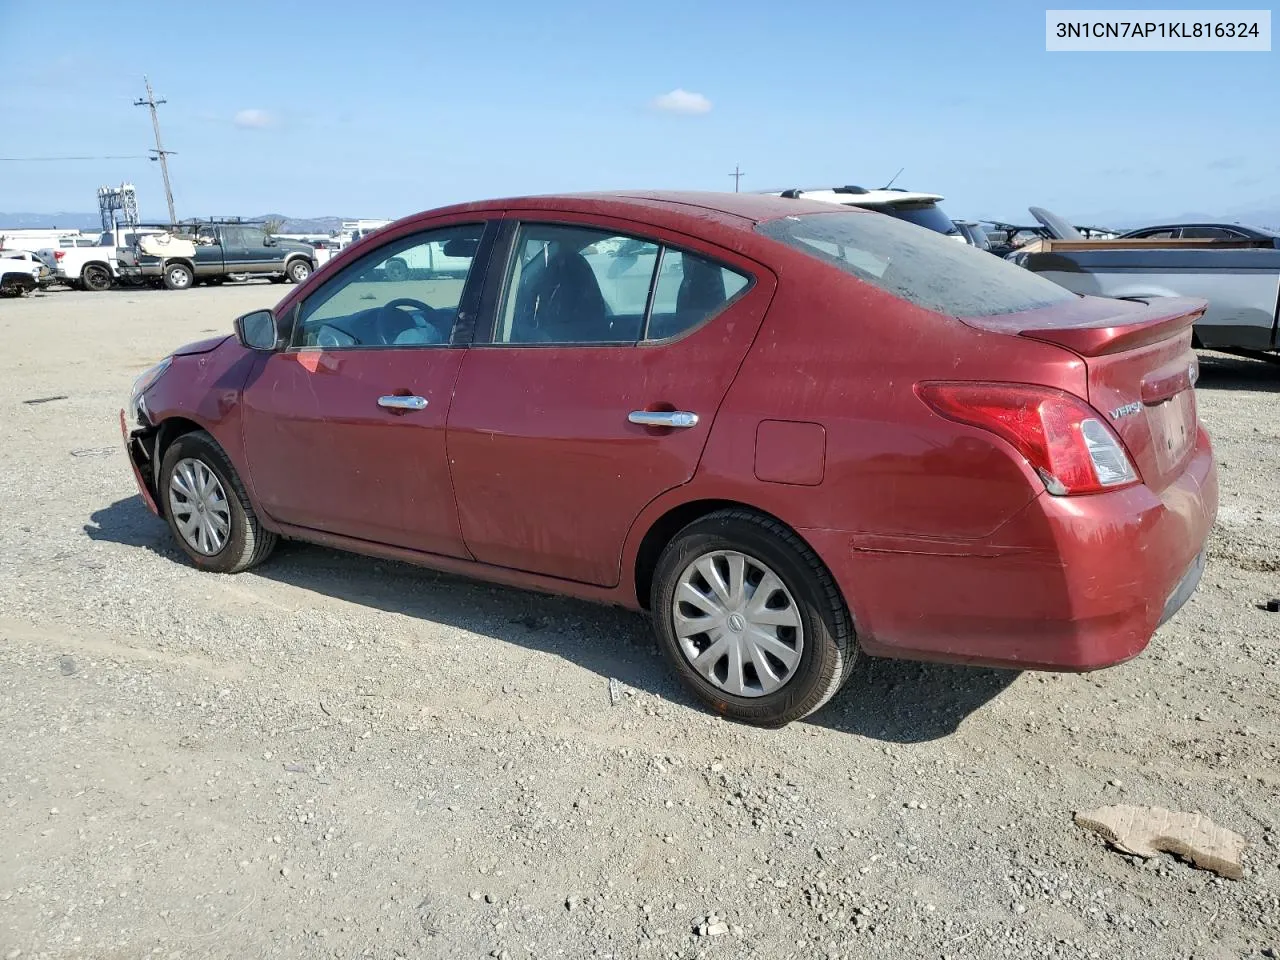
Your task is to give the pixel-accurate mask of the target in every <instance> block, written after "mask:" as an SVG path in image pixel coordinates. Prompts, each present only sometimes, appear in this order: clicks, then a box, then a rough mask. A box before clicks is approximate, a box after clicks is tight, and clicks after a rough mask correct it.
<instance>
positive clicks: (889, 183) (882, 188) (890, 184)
mask: <svg viewBox="0 0 1280 960" xmlns="http://www.w3.org/2000/svg"><path fill="white" fill-rule="evenodd" d="M905 169H907V168H906V167H899V168H898V172H897V173H895V174H894V175H893V180H897V179H898V178H899V177H900V176H902V171H903V170H905ZM893 180H890V181H889V182H888V183H886V184H885V185H884V186H883V187H881V188H880V189H881V190H888V189H889V188H890V187H892V186H893Z"/></svg>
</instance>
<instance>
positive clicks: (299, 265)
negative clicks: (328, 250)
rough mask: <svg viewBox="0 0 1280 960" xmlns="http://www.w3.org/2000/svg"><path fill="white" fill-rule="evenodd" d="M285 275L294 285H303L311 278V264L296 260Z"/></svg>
mask: <svg viewBox="0 0 1280 960" xmlns="http://www.w3.org/2000/svg"><path fill="white" fill-rule="evenodd" d="M285 273H287V274H288V276H289V279H290V280H292V281H293V282H294V283H302V282H303V281H304V280H306V279H307V277H309V276H311V264H310V263H309V262H307V261H306V260H294V261H293V262H292V263H290V264H289V266H288V268H286V270H285Z"/></svg>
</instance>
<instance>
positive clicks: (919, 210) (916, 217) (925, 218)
mask: <svg viewBox="0 0 1280 960" xmlns="http://www.w3.org/2000/svg"><path fill="white" fill-rule="evenodd" d="M872 209H874V210H875V211H876V213H887V214H888V215H889V216H891V217H897V218H898V219H899V220H905V221H907V223H914V224H915V225H916V226H917V227H924V228H925V229H926V230H936V231H937V232H938V233H945V234H950V235H951V236H955V235H956V234H957V233H959V232H960V231H959V230H958V229H957V228H956V225H955V224H954V223H952V222H951V218H950V217H948V216H947V215H946V214H945V213H943V212H942V208H941V207H939V206H938V205H937V204H936V203H895V204H892V205H891V206H888V207H874V208H872Z"/></svg>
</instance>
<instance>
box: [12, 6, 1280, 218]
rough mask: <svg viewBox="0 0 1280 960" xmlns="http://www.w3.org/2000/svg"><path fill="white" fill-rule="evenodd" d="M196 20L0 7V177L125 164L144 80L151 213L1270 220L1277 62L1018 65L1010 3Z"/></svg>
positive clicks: (137, 168) (61, 178) (194, 11)
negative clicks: (702, 196)
mask: <svg viewBox="0 0 1280 960" xmlns="http://www.w3.org/2000/svg"><path fill="white" fill-rule="evenodd" d="M1054 6H1055V7H1060V6H1065V4H1054ZM1091 6H1098V4H1093V5H1091ZM1127 6H1135V7H1137V6H1150V5H1142V4H1129V5H1127ZM1197 6H1199V7H1205V8H1207V7H1215V6H1221V7H1224V8H1231V7H1233V6H1239V5H1238V4H1235V5H1233V4H1222V5H1216V4H1211V3H1206V2H1204V0H1201V2H1200V3H1198V4H1197ZM210 9H211V8H210V7H209V6H208V5H206V4H170V5H165V6H163V7H157V6H156V5H155V4H136V5H135V4H133V3H129V2H124V3H113V4H103V3H99V2H89V0H59V2H58V3H28V2H20V0H0V63H2V64H3V65H4V70H3V76H4V78H5V81H6V82H5V83H4V84H3V86H0V131H3V133H2V134H0V156H6V157H7V156H17V157H35V156H64V155H93V156H110V155H133V156H144V155H145V153H146V151H147V149H148V148H149V147H150V146H151V145H152V144H151V136H152V135H151V127H150V121H149V119H148V116H147V111H146V110H145V109H143V108H138V107H134V106H133V105H132V104H133V100H134V99H136V98H137V97H139V96H141V95H142V93H143V88H142V74H143V73H144V72H145V73H147V74H149V75H150V77H151V81H152V83H153V85H154V87H155V90H156V93H157V95H158V96H162V97H165V98H166V99H167V100H168V103H167V104H166V105H165V106H163V107H161V121H162V125H163V127H162V129H163V133H164V137H165V141H166V143H165V145H166V147H168V148H169V149H171V150H175V151H177V156H175V157H173V158H172V160H171V173H172V176H173V182H174V193H175V197H176V201H177V207H178V214H179V216H210V215H221V214H237V213H239V214H246V215H254V214H260V213H265V212H283V213H286V214H288V215H291V216H321V215H341V216H364V217H380V216H381V217H393V216H399V215H403V214H406V213H410V212H413V211H415V210H420V209H425V208H429V207H433V206H438V205H442V204H445V203H450V202H453V201H458V200H464V199H474V198H478V197H489V196H503V195H511V194H520V193H545V192H555V191H565V190H578V189H609V188H629V187H658V188H694V189H717V190H719V189H732V184H733V181H732V179H731V178H730V177H729V176H728V174H729V173H730V172H731V171H732V170H733V168H734V164H735V163H740V164H741V165H742V169H743V170H744V171H745V172H746V176H745V177H744V178H743V181H742V188H743V189H744V190H747V189H765V188H780V187H786V186H794V185H805V186H814V185H832V184H837V183H858V184H862V185H864V186H878V185H881V184H883V183H884V182H885V181H887V180H888V179H889V178H890V177H891V176H892V175H893V174H894V173H895V172H896V171H897V170H898V168H899V167H905V168H906V170H905V172H904V173H903V174H902V176H901V178H900V179H899V181H898V185H899V186H906V187H909V188H912V189H918V190H930V191H934V192H937V193H941V194H943V195H945V196H946V197H947V202H946V203H945V204H944V206H945V208H946V209H947V211H948V212H949V213H950V214H951V215H952V216H956V217H959V216H966V217H995V218H1001V219H1010V220H1018V221H1025V220H1026V219H1027V214H1026V208H1027V206H1028V205H1031V204H1037V205H1041V206H1046V207H1049V208H1050V209H1053V210H1056V211H1058V212H1060V213H1062V214H1064V215H1067V216H1069V217H1074V218H1077V221H1079V219H1081V218H1089V217H1095V218H1108V219H1111V220H1113V221H1115V220H1119V219H1126V218H1127V219H1143V218H1146V217H1159V216H1162V215H1174V214H1179V213H1183V212H1187V211H1192V210H1202V211H1206V212H1214V213H1217V214H1219V215H1228V214H1234V215H1237V216H1240V215H1242V214H1241V211H1248V210H1249V209H1252V208H1259V209H1270V210H1276V209H1278V208H1280V176H1278V174H1280V123H1277V116H1280V114H1278V113H1277V110H1276V108H1275V105H1274V99H1275V95H1276V91H1277V89H1280V82H1278V81H1280V62H1278V60H1277V57H1280V54H1278V53H1275V52H1272V53H1249V54H1244V53H1241V54H1230V53H1194V54H1191V53H1145V54H1138V53H1046V52H1045V50H1044V30H1045V27H1044V22H1045V21H1044V11H1045V6H1044V5H1038V4H1034V3H1028V2H1025V0H1024V2H1017V0H1013V2H976V0H973V2H964V3H954V2H914V3H913V2H898V3H876V4H867V5H865V6H863V5H860V4H853V3H849V2H847V0H845V2H831V3H827V2H804V0H796V2H792V3H788V4H779V3H764V2H757V0H735V2H733V3H723V2H711V0H707V2H694V0H683V2H668V0H647V2H645V3H639V4H637V3H629V4H618V3H609V2H604V0H591V2H576V0H561V2H558V3H549V2H545V0H522V2H519V3H512V2H507V0H487V2H470V3H450V2H447V0H424V2H423V3H421V4H410V3H399V2H394V0H381V2H378V3H376V4H367V5H366V4H359V5H357V4H350V3H341V4H339V3H330V2H325V0H309V2H283V0H277V2H257V3H252V4H250V3H243V2H240V0H221V2H219V3H218V4H217V5H216V9H217V15H216V16H210ZM108 10H109V11H110V13H109V14H108V15H107V17H106V20H107V21H109V23H104V17H103V15H104V13H106V12H107V11H108ZM108 30H110V31H112V32H114V35H115V37H116V38H118V39H114V40H113V39H110V37H111V33H109V32H108ZM169 51H171V52H169ZM672 91H683V92H684V93H685V94H687V95H679V96H676V97H675V98H670V99H668V100H666V101H660V102H655V98H659V97H662V96H663V95H665V94H670V93H671V92H672ZM688 95H696V96H688ZM660 103H662V104H665V105H666V106H667V107H671V106H675V107H677V108H680V109H676V110H672V109H662V107H661V106H660V105H659V104H660ZM125 179H128V180H132V181H133V182H134V183H136V184H137V186H138V188H139V194H140V197H141V200H142V206H143V213H144V215H148V216H153V217H158V216H162V215H163V213H164V197H163V189H162V186H161V181H160V172H159V169H158V165H157V164H154V163H150V162H148V161H147V160H145V159H128V160H102V161H95V162H71V161H65V162H49V163H26V162H23V163H14V162H3V163H0V210H5V211H33V212H47V213H52V212H56V211H84V210H92V209H94V206H95V203H96V201H95V199H94V197H95V191H96V189H97V187H98V186H99V185H101V184H106V183H118V182H119V181H121V180H125ZM1244 218H1245V219H1249V218H1248V217H1247V216H1244Z"/></svg>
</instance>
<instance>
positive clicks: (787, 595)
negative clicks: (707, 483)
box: [671, 550, 804, 697]
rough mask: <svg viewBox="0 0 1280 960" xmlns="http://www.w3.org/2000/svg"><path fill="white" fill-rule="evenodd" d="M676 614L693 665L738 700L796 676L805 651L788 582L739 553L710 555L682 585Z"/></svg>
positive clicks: (686, 575) (674, 605)
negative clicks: (785, 583) (787, 586)
mask: <svg viewBox="0 0 1280 960" xmlns="http://www.w3.org/2000/svg"><path fill="white" fill-rule="evenodd" d="M671 606H672V610H671V615H672V618H673V622H674V624H675V632H676V639H677V640H678V641H679V643H680V650H681V652H682V653H684V656H685V659H686V660H688V661H689V664H690V666H692V667H693V669H694V670H696V671H697V672H698V675H699V676H701V677H702V678H703V679H704V680H706V681H707V682H708V683H710V684H712V685H713V686H715V687H717V688H719V689H720V690H723V691H724V692H725V693H730V694H733V695H734V696H736V697H762V696H764V695H765V694H768V693H773V692H774V691H775V690H778V689H779V688H781V687H782V686H783V685H784V684H786V683H787V681H789V680H790V679H791V678H792V677H793V676H794V675H795V671H796V667H797V666H799V664H800V655H801V653H803V652H804V625H803V624H802V623H801V621H800V610H799V608H798V607H797V606H796V602H795V599H794V598H793V597H792V596H791V592H790V591H789V590H788V589H787V588H786V586H785V585H784V584H783V582H782V579H781V578H780V577H779V576H778V575H777V574H776V573H774V572H773V571H772V570H770V569H769V568H768V567H767V566H765V565H764V564H763V563H761V562H760V561H759V560H757V559H755V558H754V557H749V556H747V555H746V554H744V553H738V552H737V551H734V550H717V551H715V552H713V553H707V554H703V555H702V556H701V557H699V558H698V559H697V560H695V561H693V563H691V564H689V566H687V567H685V569H684V573H682V574H680V579H679V581H678V582H677V584H676V596H675V600H674V601H673V602H672V605H671Z"/></svg>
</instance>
